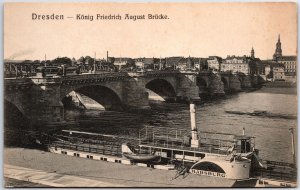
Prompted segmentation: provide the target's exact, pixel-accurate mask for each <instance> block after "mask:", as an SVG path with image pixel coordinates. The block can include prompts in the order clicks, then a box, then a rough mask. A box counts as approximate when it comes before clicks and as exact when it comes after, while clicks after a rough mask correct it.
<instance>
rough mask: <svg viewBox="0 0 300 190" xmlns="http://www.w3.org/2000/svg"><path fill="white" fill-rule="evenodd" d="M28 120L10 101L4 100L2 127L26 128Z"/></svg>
mask: <svg viewBox="0 0 300 190" xmlns="http://www.w3.org/2000/svg"><path fill="white" fill-rule="evenodd" d="M28 123H29V120H28V118H27V116H26V115H25V114H24V112H23V110H22V109H21V108H19V107H18V106H17V105H16V104H15V103H13V102H12V101H10V100H8V99H6V98H4V126H9V127H17V128H22V127H28V126H27V125H28Z"/></svg>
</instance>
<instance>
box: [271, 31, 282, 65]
mask: <svg viewBox="0 0 300 190" xmlns="http://www.w3.org/2000/svg"><path fill="white" fill-rule="evenodd" d="M281 57H282V50H281V42H280V34H279V36H278V41H277V43H276V50H275V53H274V55H273V60H277V59H279V58H281Z"/></svg>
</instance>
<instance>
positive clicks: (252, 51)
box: [251, 46, 255, 59]
mask: <svg viewBox="0 0 300 190" xmlns="http://www.w3.org/2000/svg"><path fill="white" fill-rule="evenodd" d="M251 58H252V59H254V58H255V54H254V49H253V46H252V49H251Z"/></svg>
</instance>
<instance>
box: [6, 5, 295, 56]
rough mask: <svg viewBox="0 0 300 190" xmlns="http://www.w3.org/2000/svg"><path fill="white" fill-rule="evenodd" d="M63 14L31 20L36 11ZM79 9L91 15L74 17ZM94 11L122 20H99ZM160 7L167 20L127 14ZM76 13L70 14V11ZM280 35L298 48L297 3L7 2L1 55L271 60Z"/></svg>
mask: <svg viewBox="0 0 300 190" xmlns="http://www.w3.org/2000/svg"><path fill="white" fill-rule="evenodd" d="M33 13H35V14H39V15H47V14H48V15H51V14H57V15H63V16H64V19H63V20H33V19H32V14H33ZM77 14H83V15H93V16H94V20H93V21H90V20H77V19H76V18H77V17H76V16H77ZM97 14H104V15H109V14H112V15H117V14H119V15H121V16H122V20H96V18H95V17H96V15H97ZM125 14H129V15H143V14H144V15H145V18H147V15H148V14H163V15H167V17H168V19H143V20H136V21H133V20H128V19H124V16H125ZM67 17H73V18H67ZM279 34H280V37H281V43H282V51H283V55H296V54H297V6H296V4H295V3H261V2H260V3H220V2H219V3H131V4H130V3H6V4H4V58H5V59H15V60H23V59H39V60H42V59H44V58H45V54H46V57H47V59H54V58H56V57H64V56H67V57H70V58H72V57H74V58H76V59H78V58H79V57H81V56H87V55H89V56H92V57H93V56H94V55H95V53H96V57H97V58H104V57H106V51H108V52H109V56H114V57H120V56H121V57H169V56H186V57H187V56H192V57H208V56H212V55H217V56H221V57H223V58H226V56H227V55H239V56H243V55H250V51H251V48H252V47H253V48H254V50H255V56H256V57H259V58H261V59H270V58H272V56H273V53H274V51H275V45H276V42H277V39H278V35H279Z"/></svg>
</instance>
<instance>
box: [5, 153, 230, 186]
mask: <svg viewBox="0 0 300 190" xmlns="http://www.w3.org/2000/svg"><path fill="white" fill-rule="evenodd" d="M4 166H6V167H4V177H10V178H13V177H15V178H17V177H18V178H19V179H18V178H17V179H18V180H23V181H26V182H32V180H34V183H39V184H42V185H48V186H49V185H50V186H56V187H64V186H65V185H64V184H73V185H70V186H68V187H86V186H87V185H86V184H87V183H84V181H88V184H90V185H88V186H89V187H232V186H233V185H234V184H235V181H234V180H228V179H224V178H214V177H207V176H201V177H200V176H197V175H193V174H190V175H188V176H186V177H185V178H183V176H179V177H178V178H176V179H174V177H175V175H176V171H175V170H171V171H165V170H158V169H151V168H144V167H139V166H133V165H122V164H118V163H110V162H104V161H98V160H90V159H85V158H77V157H72V156H66V155H61V154H54V153H50V152H44V151H40V150H34V149H24V148H4ZM23 168H25V169H23ZM26 168H27V169H26ZM22 172H23V173H22ZM37 174H38V175H37ZM78 179H80V180H78ZM45 181H47V183H46V184H45V183H44V182H45ZM80 181H82V184H80ZM51 183H52V185H51ZM93 184H94V185H95V186H93ZM101 184H103V185H102V186H101ZM19 187H20V186H19Z"/></svg>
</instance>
